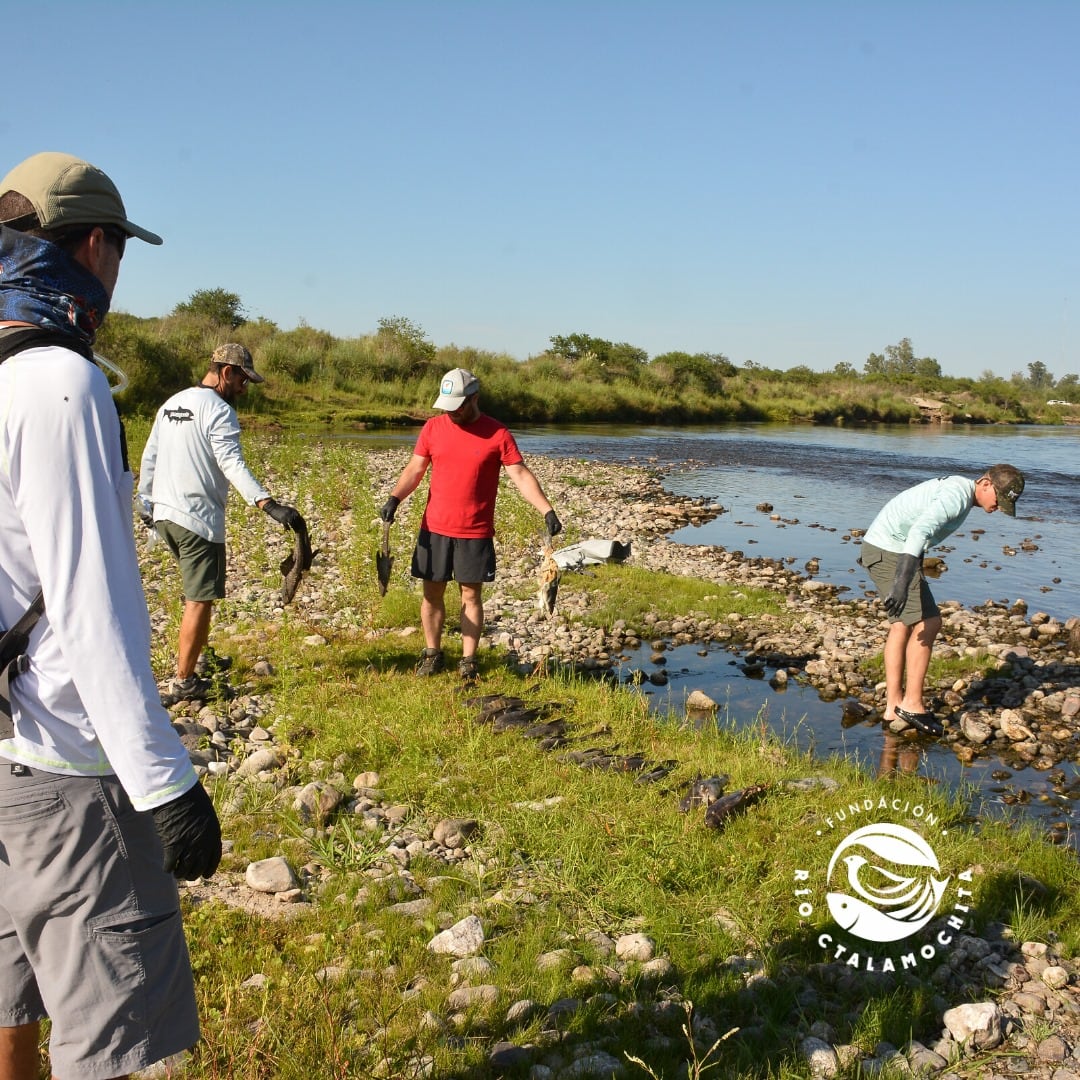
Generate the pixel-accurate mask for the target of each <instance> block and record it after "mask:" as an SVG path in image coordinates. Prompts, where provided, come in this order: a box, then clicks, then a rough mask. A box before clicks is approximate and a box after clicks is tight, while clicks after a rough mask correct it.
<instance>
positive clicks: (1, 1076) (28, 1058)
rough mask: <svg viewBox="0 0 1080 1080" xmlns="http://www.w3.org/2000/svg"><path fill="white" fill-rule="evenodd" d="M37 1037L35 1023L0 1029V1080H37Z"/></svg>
mask: <svg viewBox="0 0 1080 1080" xmlns="http://www.w3.org/2000/svg"><path fill="white" fill-rule="evenodd" d="M39 1035H40V1033H39V1030H38V1024H37V1021H34V1022H33V1023H30V1024H20V1025H19V1026H18V1027H4V1028H0V1080H37V1076H38V1068H39V1066H40V1064H41V1058H40V1057H39V1055H38V1038H39Z"/></svg>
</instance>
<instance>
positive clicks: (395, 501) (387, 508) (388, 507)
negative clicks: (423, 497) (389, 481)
mask: <svg viewBox="0 0 1080 1080" xmlns="http://www.w3.org/2000/svg"><path fill="white" fill-rule="evenodd" d="M400 505H401V500H400V499H399V498H398V497H397V496H396V495H391V496H390V498H389V499H387V500H386V502H384V503H383V508H382V509H381V510H380V511H379V517H381V518H382V519H383V521H385V522H386V523H387V524H388V525H389V524H390V523H391V522H393V520H394V515H395V514H396V513H397V508H398V507H399V506H400Z"/></svg>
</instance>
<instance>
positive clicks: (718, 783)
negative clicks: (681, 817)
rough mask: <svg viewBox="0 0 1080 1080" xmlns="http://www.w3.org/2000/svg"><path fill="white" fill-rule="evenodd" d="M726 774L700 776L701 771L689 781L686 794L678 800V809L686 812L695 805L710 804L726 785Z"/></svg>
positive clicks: (721, 793) (722, 791) (717, 797)
mask: <svg viewBox="0 0 1080 1080" xmlns="http://www.w3.org/2000/svg"><path fill="white" fill-rule="evenodd" d="M727 782H728V777H726V776H702V775H701V773H698V775H697V776H696V777H695V778H694V779H693V780H691V781H690V787H689V788H687V790H686V794H685V795H684V796H683V797H682V798H681V799H680V800H679V810H680V811H681V812H682V813H684V814H686V813H689V812H690V811H691V810H692V809H693V808H694V807H695V806H711V805H712V804H713V803H714V802H716V800H717V799H719V798H720V796H721V795H723V794H724V788H725V787H727Z"/></svg>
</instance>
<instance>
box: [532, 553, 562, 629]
mask: <svg viewBox="0 0 1080 1080" xmlns="http://www.w3.org/2000/svg"><path fill="white" fill-rule="evenodd" d="M552 539H553V538H552V537H551V536H550V535H549V536H548V537H547V539H546V540H545V542H544V546H543V547H542V548H541V549H540V570H539V575H538V576H539V579H540V588H539V589H538V590H537V594H536V606H537V607H538V608H539V609H540V611H541V612H542V613H543V614H544V615H546V616H547V617H548V618H549V619H550V618H551V616H552V615H554V614H555V600H556V597H558V595H559V564H558V563H557V562H556V561H555V560H554V559H553V558H552V555H553V553H554V550H555V549H554V547H553V546H552Z"/></svg>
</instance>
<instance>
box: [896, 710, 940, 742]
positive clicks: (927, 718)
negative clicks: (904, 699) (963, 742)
mask: <svg viewBox="0 0 1080 1080" xmlns="http://www.w3.org/2000/svg"><path fill="white" fill-rule="evenodd" d="M893 712H894V713H895V714H896V717H897V719H898V720H903V721H904V723H905V724H908V725H910V726H911V727H913V728H915V729H916V731H921V732H922V733H923V734H924V735H933V736H934V738H939V737H940V736H942V735H944V734H945V728H944V726H943V725H942V723H941V721H940V720H938V718H937V717H936V716H935V715H934V714H933V713H932V712H908V711H907V709H901V708H899V707H897V708H895V709H893Z"/></svg>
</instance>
